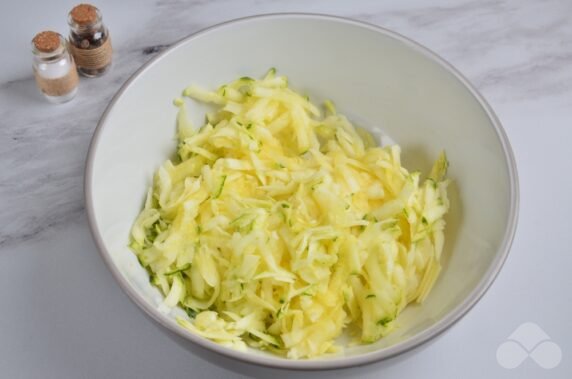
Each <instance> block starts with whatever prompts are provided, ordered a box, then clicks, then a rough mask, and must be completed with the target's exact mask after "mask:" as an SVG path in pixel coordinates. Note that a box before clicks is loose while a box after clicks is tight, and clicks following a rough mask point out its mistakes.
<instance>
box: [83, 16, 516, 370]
mask: <svg viewBox="0 0 572 379" xmlns="http://www.w3.org/2000/svg"><path fill="white" fill-rule="evenodd" d="M269 67H277V69H278V71H279V73H282V74H285V75H287V76H288V78H289V80H290V83H291V86H292V87H294V88H296V89H298V90H301V91H302V92H304V93H307V94H309V95H310V96H311V98H312V99H313V100H314V101H317V102H320V101H322V100H324V99H325V98H331V99H333V101H334V102H335V103H336V104H337V105H338V107H339V109H340V111H341V112H342V113H345V114H346V115H348V116H349V117H350V118H351V119H353V120H354V121H356V122H357V123H358V124H360V125H362V126H365V127H367V128H369V129H371V130H373V131H375V132H380V131H382V132H383V133H384V134H386V135H388V136H390V137H391V138H392V139H393V140H395V141H396V142H397V143H399V144H400V145H401V147H402V149H403V157H404V162H405V166H406V167H409V168H411V169H421V170H424V171H425V172H426V170H428V169H429V168H430V165H431V163H432V161H433V160H434V159H435V158H436V157H437V154H438V153H439V151H440V150H441V149H445V150H446V151H447V155H448V157H449V160H450V162H451V167H450V170H449V176H450V177H451V178H452V179H453V185H452V186H451V190H450V197H451V211H450V214H449V215H448V217H447V222H448V225H447V229H446V250H445V253H444V269H443V271H442V274H441V276H440V278H439V280H438V281H437V284H436V286H435V287H434V289H433V291H432V293H431V294H430V296H429V297H428V299H427V300H426V302H425V303H424V304H423V305H422V306H410V307H408V308H407V309H406V310H405V311H404V312H403V313H402V314H401V316H400V318H399V323H400V325H401V327H400V328H399V329H397V330H396V331H395V332H393V333H392V334H390V335H388V336H387V337H385V338H382V339H381V340H380V341H378V342H376V343H374V344H371V345H364V346H356V347H351V348H347V349H346V350H345V352H344V353H343V354H341V355H338V356H334V357H328V358H323V359H314V360H300V361H293V360H286V359H283V358H279V357H276V356H272V355H269V354H266V353H262V352H259V351H255V350H251V351H249V352H247V353H243V352H238V351H234V350H230V349H227V348H224V347H221V346H219V345H217V344H215V343H213V342H211V341H208V340H206V339H203V338H201V337H199V336H196V335H194V334H192V333H190V332H188V331H186V330H184V329H182V328H180V327H179V326H178V325H177V324H176V322H175V320H174V318H173V315H165V314H163V313H161V312H159V311H158V309H157V307H158V305H159V304H160V302H161V300H162V296H161V294H160V293H159V291H158V290H157V289H155V288H154V287H152V286H151V285H150V284H149V282H148V278H147V274H146V272H145V270H144V269H143V268H141V266H140V265H139V264H138V262H137V260H136V258H135V256H134V254H133V253H132V252H131V251H130V250H129V249H128V248H127V244H128V236H129V229H130V227H131V225H132V222H133V220H134V219H135V217H136V215H137V214H138V212H139V211H140V209H141V206H142V202H143V198H144V194H145V192H146V190H147V188H148V187H149V185H150V183H151V179H152V175H153V172H154V170H155V169H156V168H157V167H158V165H159V164H161V163H162V162H163V161H164V160H165V159H167V158H168V157H169V156H171V154H172V153H173V151H174V149H175V139H174V136H175V115H176V109H175V107H174V106H173V105H172V100H173V98H174V97H176V96H178V95H179V94H180V93H181V91H182V89H183V88H184V87H186V86H187V85H189V84H191V83H196V84H199V85H202V86H204V87H207V88H215V86H218V85H220V84H222V83H225V82H228V81H230V80H232V79H235V78H237V77H241V76H245V75H248V76H261V75H263V74H264V73H265V71H266V70H267V69H268V68H269ZM193 109H194V111H195V112H194V117H195V123H196V124H200V122H201V121H202V120H203V117H204V113H203V110H202V109H200V108H193ZM85 191H86V208H87V212H88V215H89V221H90V225H91V229H92V232H93V235H94V238H95V241H96V243H97V245H98V247H99V249H100V251H101V254H102V256H103V258H104V260H105V262H106V263H107V265H108V266H109V268H110V269H111V271H112V273H113V275H114V276H115V277H116V279H117V280H118V282H119V284H120V285H121V287H122V288H123V289H124V290H125V292H127V294H128V295H129V296H130V297H131V299H133V301H135V303H137V305H139V307H141V309H143V310H144V311H145V312H146V313H147V314H148V315H150V316H151V317H152V318H153V319H155V320H156V321H157V322H158V323H160V324H161V325H163V326H164V327H166V328H168V329H170V330H171V331H172V332H174V333H176V334H178V335H180V336H182V337H184V338H186V339H188V340H189V341H190V342H193V343H195V344H198V345H201V346H203V347H205V348H207V349H210V350H212V351H215V352H218V353H221V354H223V355H226V356H230V357H233V358H237V359H239V360H242V361H246V362H251V363H257V364H261V365H267V366H274V367H282V368H293V369H327V368H336V367H348V366H353V365H359V364H364V363H368V362H373V361H377V360H380V359H384V358H387V357H390V356H394V355H396V354H399V353H401V352H404V351H406V350H409V349H411V348H413V347H416V346H418V345H420V344H421V343H423V342H425V341H428V340H430V339H431V338H433V337H435V336H436V335H438V334H439V333H441V332H442V331H444V330H445V329H447V328H448V327H449V326H451V325H452V324H453V323H454V322H455V321H457V320H459V319H460V318H461V317H462V316H463V315H464V314H465V313H466V312H467V311H468V310H469V309H470V308H471V307H472V306H473V305H474V304H475V303H476V302H477V301H478V300H479V298H480V297H481V296H482V295H483V294H484V293H485V291H486V290H487V288H488V287H489V286H490V284H491V283H492V281H493V280H494V278H495V277H496V275H497V273H498V272H499V270H500V268H501V266H502V264H503V262H504V260H505V258H506V256H507V254H508V250H509V247H510V244H511V241H512V238H513V235H514V232H515V228H516V221H517V209H518V182H517V174H516V168H515V162H514V158H513V155H512V152H511V149H510V146H509V143H508V141H507V138H506V136H505V134H504V132H503V130H502V127H501V125H500V123H499V121H498V120H497V118H496V117H495V115H494V113H493V112H492V110H491V109H490V107H489V106H488V105H487V103H486V102H485V100H484V99H483V98H482V97H481V96H480V95H479V94H478V93H477V91H476V90H475V89H474V88H473V87H472V86H471V85H470V84H469V83H468V82H467V80H466V79H465V78H463V76H462V75H461V74H459V73H458V72H457V71H456V70H455V69H454V68H452V67H451V66H450V65H449V64H447V63H446V62H445V61H443V59H441V58H439V57H438V56H436V55H435V54H433V53H432V52H430V51H429V50H427V49H426V48H424V47H422V46H420V45H418V44H416V43H415V42H412V41H411V40H408V39H407V38H405V37H403V36H400V35H398V34H396V33H393V32H391V31H388V30H385V29H382V28H379V27H376V26H373V25H368V24H364V23H360V22H356V21H351V20H347V19H341V18H335V17H330V16H323V15H307V14H276V15H265V16H257V17H250V18H245V19H240V20H236V21H231V22H227V23H224V24H221V25H217V26H215V27H212V28H209V29H206V30H203V31H201V32H199V33H196V34H194V35H192V36H190V37H187V38H185V39H183V40H182V41H180V42H179V43H177V44H175V45H173V46H172V47H171V48H169V49H167V50H166V51H164V52H163V53H161V54H160V55H159V56H157V57H156V58H155V59H153V60H152V61H151V62H149V63H147V64H146V65H145V66H143V67H142V68H141V69H140V70H139V71H138V72H137V73H136V74H135V75H133V77H132V78H131V79H129V80H128V81H127V83H125V85H124V86H123V87H122V88H121V90H120V91H119V92H118V94H117V95H116V96H115V97H114V99H113V100H112V101H111V103H110V105H109V107H108V108H107V110H106V111H105V113H104V115H103V117H102V118H101V120H100V122H99V125H98V127H97V129H96V131H95V134H94V137H93V140H92V143H91V147H90V150H89V155H88V159H87V168H86V174H85Z"/></svg>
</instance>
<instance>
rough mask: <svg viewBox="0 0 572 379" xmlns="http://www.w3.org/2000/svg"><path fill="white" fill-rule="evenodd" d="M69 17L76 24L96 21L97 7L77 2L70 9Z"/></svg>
mask: <svg viewBox="0 0 572 379" xmlns="http://www.w3.org/2000/svg"><path fill="white" fill-rule="evenodd" d="M70 18H71V19H72V20H73V22H75V23H76V24H78V25H88V24H93V23H95V22H97V18H98V11H97V8H96V7H94V6H93V5H91V4H79V5H76V6H75V7H73V9H72V10H71V11H70Z"/></svg>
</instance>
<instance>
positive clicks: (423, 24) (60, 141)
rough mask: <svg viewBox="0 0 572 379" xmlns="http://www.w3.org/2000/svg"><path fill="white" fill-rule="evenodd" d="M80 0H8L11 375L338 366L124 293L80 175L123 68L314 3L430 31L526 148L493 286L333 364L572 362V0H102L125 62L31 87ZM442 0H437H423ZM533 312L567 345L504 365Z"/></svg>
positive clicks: (527, 369)
mask: <svg viewBox="0 0 572 379" xmlns="http://www.w3.org/2000/svg"><path fill="white" fill-rule="evenodd" d="M73 3H74V2H73V1H67V0H57V1H55V0H54V1H50V2H41V1H35V2H34V1H30V0H20V1H18V2H2V3H1V4H0V36H2V37H0V38H1V39H2V46H3V51H2V54H1V55H0V64H1V65H2V70H0V205H1V207H0V209H1V211H0V304H1V308H0V377H2V378H158V377H191V378H241V377H261V378H263V377H264V378H266V377H271V376H275V377H287V376H288V377H290V376H291V377H300V378H305V377H308V376H315V377H318V378H327V377H330V376H332V375H334V373H327V372H326V373H317V374H312V375H309V374H307V373H296V374H294V373H287V372H282V371H277V370H270V369H262V368H256V367H253V366H246V365H242V364H236V363H234V362H230V361H227V360H224V359H221V358H219V357H212V356H210V355H208V354H200V355H196V354H193V353H190V352H188V351H187V350H185V349H183V348H182V347H181V346H179V344H177V343H176V342H175V341H173V340H172V339H170V338H169V337H167V336H166V335H164V334H163V333H162V332H161V331H160V330H159V329H158V328H157V327H156V326H155V325H154V324H153V323H152V322H151V321H149V320H147V319H146V318H145V317H144V316H143V314H142V312H140V311H139V310H138V309H137V308H136V306H135V305H133V304H132V303H131V302H130V301H129V300H128V298H127V296H126V295H124V294H123V293H122V292H121V290H120V288H119V286H118V285H117V284H116V283H115V281H114V280H113V278H112V276H111V275H110V273H109V272H108V270H107V268H106V267H105V266H104V264H103V261H102V260H101V258H100V257H99V254H98V253H97V250H96V248H95V246H94V243H93V242H92V239H91V236H90V234H89V230H88V227H87V222H86V217H85V211H84V204H83V194H82V179H83V165H84V160H85V156H86V152H87V148H88V143H89V140H90V137H91V134H92V132H93V130H94V128H95V125H96V123H97V120H98V118H99V116H100V115H101V113H102V112H103V110H104V108H105V106H106V104H107V103H108V101H109V99H110V98H111V96H112V95H113V93H114V92H115V91H116V90H117V89H118V88H119V86H120V85H121V84H122V83H123V82H124V81H125V80H126V79H127V78H128V77H129V75H131V73H133V72H134V71H135V70H136V69H137V68H138V67H139V66H140V65H141V64H143V63H144V62H145V61H147V60H148V59H150V58H151V57H152V56H153V55H154V54H155V52H156V51H158V50H160V49H161V48H162V47H164V46H166V45H169V44H171V43H172V42H174V41H176V40H178V39H180V38H182V37H184V36H186V35H188V34H190V33H192V32H195V31H197V30H199V29H201V28H203V27H206V26H209V25H212V24H215V23H218V22H221V21H224V20H228V19H232V18H236V17H241V16H246V15H252V14H260V13H270V12H281V11H299V12H319V13H328V14H334V15H342V16H348V17H351V18H355V19H359V20H364V21H368V22H371V23H375V24H378V25H382V26H384V27H387V28H390V29H393V30H395V31H397V32H400V33H402V34H404V35H406V36H408V37H411V38H413V39H415V40H417V41H419V42H421V43H422V44H424V45H426V46H428V47H429V48H431V49H432V50H434V51H436V52H437V53H438V54H440V55H442V56H443V57H444V58H446V59H447V60H449V61H450V62H451V63H453V64H454V65H455V66H456V67H457V68H458V69H460V70H461V71H462V72H463V73H464V74H466V76H467V77H468V78H469V79H470V80H471V81H472V82H473V83H474V84H475V85H476V86H477V87H478V89H480V90H481V91H482V93H483V94H484V96H485V97H486V98H487V99H488V100H489V102H490V103H491V105H492V106H493V108H494V109H495V110H496V112H497V114H498V116H499V118H500V119H501V121H502V123H503V124H504V127H505V129H506V132H507V134H508V136H509V138H510V141H511V143H512V146H513V149H514V151H515V154H516V158H517V163H518V169H519V174H520V185H521V213H520V214H521V217H520V222H519V228H518V232H517V236H516V239H515V241H514V244H513V248H512V252H511V254H510V256H509V258H508V261H507V262H506V265H505V267H504V268H503V270H502V272H501V274H500V276H499V277H498V279H497V281H496V282H495V283H494V285H493V286H492V288H491V289H490V290H489V292H488V293H487V294H486V295H485V297H484V298H483V299H482V301H480V302H479V304H478V305H477V306H476V307H475V308H474V309H473V310H472V311H471V312H470V313H469V314H468V315H467V316H466V317H465V318H464V319H462V320H461V321H460V322H459V323H458V324H457V325H455V326H454V327H453V328H452V329H451V330H449V331H448V332H447V333H445V335H443V336H442V337H440V338H439V339H438V340H436V341H435V342H434V343H432V344H430V345H428V346H425V347H423V348H421V349H417V350H415V351H414V352H412V353H409V354H407V355H405V356H401V357H399V358H396V359H393V360H390V361H387V362H381V363H378V364H374V365H370V366H366V367H361V368H357V369H352V370H344V371H338V372H336V373H335V375H339V376H343V377H345V376H347V377H356V378H358V377H359V378H378V377H403V378H410V377H420V376H423V377H430V378H433V377H435V378H448V377H450V378H458V377H464V378H480V377H485V376H487V377H494V378H504V377H515V378H516V377H518V378H522V377H531V378H533V377H534V378H536V377H543V378H565V377H570V374H571V373H572V327H570V319H571V318H572V295H571V289H572V276H570V274H569V273H570V267H572V250H571V249H572V248H571V246H572V233H571V232H570V228H571V226H572V222H571V221H570V220H571V219H570V214H572V201H571V200H570V199H571V195H570V194H571V193H572V179H571V176H570V173H569V170H570V167H571V163H572V153H571V152H570V148H569V144H570V141H571V140H572V22H571V21H570V19H571V16H572V2H571V1H570V0H545V1H544V0H543V1H540V0H513V1H496V0H482V1H481V0H465V1H452V0H438V1H431V2H429V1H422V0H415V1H407V2H404V1H398V0H390V1H383V2H382V1H355V2H354V1H352V2H350V1H326V0H323V1H301V0H300V1H257V0H252V1H230V0H216V1H205V0H197V1H189V2H185V1H182V0H158V1H150V0H145V1H135V0H130V1H123V2H116V1H111V0H101V1H99V2H97V3H96V4H97V5H98V6H99V7H100V8H101V9H102V11H103V14H104V17H105V20H106V21H107V23H108V25H109V27H110V29H111V33H112V35H113V39H114V47H115V51H116V53H115V63H114V67H113V70H112V71H111V72H110V73H109V74H108V75H106V76H105V77H103V78H100V79H95V80H82V82H81V86H80V92H79V95H78V97H77V98H76V99H75V100H74V101H73V102H71V103H68V104H65V105H60V106H54V105H51V104H48V103H47V102H45V101H44V100H43V99H42V98H41V97H40V95H39V94H38V92H37V91H36V89H35V86H34V83H33V79H32V75H31V69H30V56H29V41H30V39H31V38H32V37H33V35H34V33H35V32H37V31H39V30H41V29H42V28H56V29H57V30H60V31H62V32H64V33H65V32H66V31H67V30H66V24H65V17H66V13H67V11H68V10H69V9H70V8H71V6H72V5H73ZM429 3H431V5H429ZM525 321H532V322H535V323H537V324H538V325H540V326H541V327H542V328H543V329H544V330H545V332H546V333H547V334H548V335H550V336H551V337H552V339H553V340H554V341H555V342H556V343H557V344H558V345H559V346H560V347H561V349H562V352H563V357H562V362H561V363H560V365H559V366H558V367H556V368H554V369H552V370H544V369H542V368H540V367H539V366H537V365H536V364H535V363H534V362H533V361H532V360H530V359H529V360H527V361H526V362H525V363H524V364H522V365H521V366H520V367H518V368H516V369H512V370H507V369H504V368H502V367H500V366H499V365H498V363H497V361H496V358H495V354H496V349H497V347H498V346H499V344H501V343H502V342H503V341H504V340H505V339H506V338H507V337H508V335H509V334H510V333H512V331H513V330H514V329H515V328H516V327H517V326H519V325H520V324H521V323H523V322H525Z"/></svg>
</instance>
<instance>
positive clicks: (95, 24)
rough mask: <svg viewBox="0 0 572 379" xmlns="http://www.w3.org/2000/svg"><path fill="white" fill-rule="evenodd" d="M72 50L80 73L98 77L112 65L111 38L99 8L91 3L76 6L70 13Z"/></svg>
mask: <svg viewBox="0 0 572 379" xmlns="http://www.w3.org/2000/svg"><path fill="white" fill-rule="evenodd" d="M68 25H69V26H70V34H69V43H70V50H71V52H72V54H73V56H74V59H75V62H76V64H77V69H78V71H79V73H80V74H82V75H83V76H87V77H96V76H100V75H103V74H104V73H106V72H107V71H108V70H109V68H110V67H111V57H112V53H113V51H112V48H111V39H110V37H109V31H108V30H107V28H106V27H105V25H104V24H103V21H102V17H101V12H100V11H99V9H97V8H96V7H94V6H93V5H90V4H80V5H78V6H76V7H74V8H73V9H72V10H71V11H70V13H69V15H68Z"/></svg>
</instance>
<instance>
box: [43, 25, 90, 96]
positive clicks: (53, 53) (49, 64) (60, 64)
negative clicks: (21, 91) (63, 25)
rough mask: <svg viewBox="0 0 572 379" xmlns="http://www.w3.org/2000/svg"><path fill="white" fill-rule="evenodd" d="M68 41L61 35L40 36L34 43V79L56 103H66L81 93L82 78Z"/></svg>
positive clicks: (48, 32)
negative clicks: (79, 86) (80, 82)
mask: <svg viewBox="0 0 572 379" xmlns="http://www.w3.org/2000/svg"><path fill="white" fill-rule="evenodd" d="M66 45H67V44H66V40H65V39H64V38H63V37H62V36H61V35H60V34H58V33H56V32H52V31H46V32H42V33H38V34H37V35H36V36H35V37H34V39H33V40H32V53H33V63H32V67H33V70H34V77H35V78H36V84H37V85H38V88H39V89H40V91H41V92H42V94H43V95H44V96H45V97H46V99H48V101H50V102H52V103H65V102H67V101H70V100H71V99H73V98H74V97H75V95H76V93H77V87H78V83H79V78H78V75H77V71H76V67H75V63H74V60H73V58H72V56H71V55H70V53H69V51H68V49H67V46H66Z"/></svg>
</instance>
